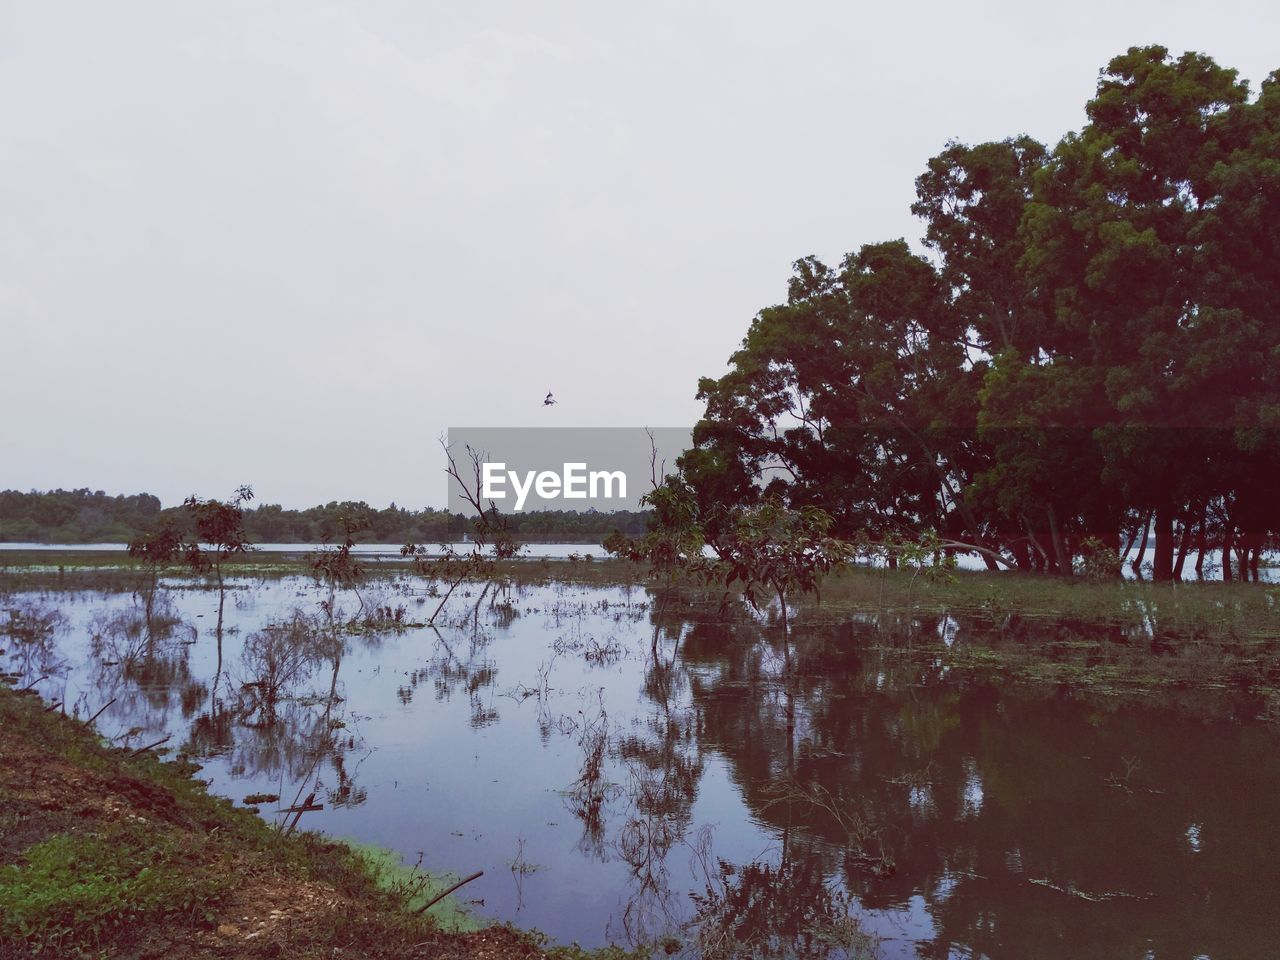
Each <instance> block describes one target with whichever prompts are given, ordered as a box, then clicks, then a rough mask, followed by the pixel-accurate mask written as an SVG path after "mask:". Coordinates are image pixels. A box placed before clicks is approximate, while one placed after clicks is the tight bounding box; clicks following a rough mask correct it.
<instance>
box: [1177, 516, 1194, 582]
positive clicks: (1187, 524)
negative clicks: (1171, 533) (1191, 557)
mask: <svg viewBox="0 0 1280 960" xmlns="http://www.w3.org/2000/svg"><path fill="white" fill-rule="evenodd" d="M1190 549H1191V518H1190V515H1188V516H1187V518H1186V519H1185V520H1183V521H1182V536H1181V537H1180V538H1179V539H1178V558H1177V559H1176V560H1174V561H1173V579H1174V580H1176V581H1178V582H1179V583H1181V582H1182V567H1183V564H1185V563H1186V562H1187V551H1188V550H1190Z"/></svg>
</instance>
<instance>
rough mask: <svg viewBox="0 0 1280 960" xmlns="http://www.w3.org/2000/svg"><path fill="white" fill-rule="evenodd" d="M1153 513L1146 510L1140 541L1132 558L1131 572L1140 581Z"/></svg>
mask: <svg viewBox="0 0 1280 960" xmlns="http://www.w3.org/2000/svg"><path fill="white" fill-rule="evenodd" d="M1154 513H1155V511H1154V510H1148V511H1147V517H1146V519H1145V520H1143V521H1142V539H1141V540H1139V541H1138V553H1137V556H1135V557H1134V558H1133V563H1132V566H1133V572H1134V575H1135V576H1137V577H1138V579H1142V561H1143V560H1144V559H1146V556H1147V537H1148V536H1149V535H1150V533H1151V517H1152V515H1153V514H1154Z"/></svg>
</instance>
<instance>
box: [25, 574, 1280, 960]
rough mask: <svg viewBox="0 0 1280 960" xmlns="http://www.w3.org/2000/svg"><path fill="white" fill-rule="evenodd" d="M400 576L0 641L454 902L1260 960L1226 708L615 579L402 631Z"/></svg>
mask: <svg viewBox="0 0 1280 960" xmlns="http://www.w3.org/2000/svg"><path fill="white" fill-rule="evenodd" d="M429 591H430V587H429V585H428V584H427V583H426V582H424V581H422V580H421V579H418V578H412V577H407V576H406V577H399V578H388V579H385V580H379V581H376V582H375V583H373V584H371V585H366V586H365V587H364V588H362V591H361V599H362V600H363V602H364V608H363V613H362V614H361V618H362V619H366V620H367V621H368V622H367V624H366V626H364V627H363V628H362V629H361V630H360V631H359V632H356V633H348V632H344V633H341V634H339V633H335V632H334V631H333V630H332V629H331V623H332V621H331V620H330V619H329V618H328V617H326V615H325V611H324V608H323V606H322V604H323V602H324V601H325V600H326V599H327V596H328V595H327V593H326V592H325V591H324V590H322V589H321V588H319V587H317V586H316V585H315V584H314V583H313V582H312V581H311V580H309V579H306V578H284V579H278V580H264V581H257V580H255V581H248V580H245V581H238V582H236V583H235V584H233V587H232V589H231V591H230V592H229V594H228V598H227V602H226V607H225V617H224V625H223V630H222V635H221V638H220V639H219V637H218V635H217V631H216V620H217V609H218V597H217V594H216V592H211V591H209V590H206V589H200V588H196V587H194V586H193V585H190V584H185V585H184V584H182V583H174V584H170V585H169V589H168V590H167V591H166V592H164V593H163V594H162V595H161V596H160V597H159V598H157V601H156V604H155V607H154V610H153V616H152V631H151V633H152V636H151V638H150V639H148V635H147V633H148V632H147V630H146V627H145V623H144V616H143V610H142V606H141V601H140V600H139V599H138V598H137V597H134V596H132V595H130V594H127V593H87V592H86V593H75V594H65V593H50V594H34V593H32V594H21V593H19V594H9V595H7V596H5V597H3V600H4V604H3V606H4V607H5V608H6V609H7V610H8V613H7V616H8V618H9V621H8V622H9V623H10V624H11V625H12V624H14V623H18V622H21V623H26V624H37V625H42V626H38V628H37V629H34V630H28V631H25V632H24V631H23V630H10V631H9V635H7V636H0V647H7V648H8V649H7V651H6V653H5V655H4V657H0V666H3V668H4V669H6V670H8V671H10V672H12V673H15V674H18V675H20V677H21V679H20V683H22V684H25V683H26V682H29V681H31V680H34V679H36V678H37V677H40V676H42V675H48V677H49V679H47V680H45V681H43V682H42V683H41V684H40V685H39V689H40V690H41V692H42V693H43V694H44V695H45V696H46V697H48V698H50V699H51V700H63V701H65V703H66V705H67V709H68V711H69V712H70V711H72V710H75V711H77V712H78V713H79V714H80V715H81V716H87V715H89V714H92V713H94V712H95V711H97V710H98V709H99V707H101V706H102V705H103V704H104V703H106V702H108V701H109V700H111V699H112V698H115V703H114V704H113V705H111V706H110V707H108V708H107V709H106V711H105V712H104V713H103V714H102V717H101V719H100V720H99V722H98V725H99V727H100V729H101V730H102V732H103V733H104V734H105V735H107V736H110V737H117V738H119V739H120V741H121V742H127V743H129V744H133V745H138V746H142V745H145V744H148V743H152V742H155V741H157V740H159V739H161V738H162V737H164V736H166V735H168V736H170V737H171V739H170V740H169V745H170V746H173V747H177V748H179V749H182V750H185V751H186V752H188V753H190V754H191V755H193V756H195V757H197V758H199V759H200V760H201V762H202V763H203V764H204V769H203V773H202V774H201V775H202V776H203V777H204V778H206V779H207V780H210V781H211V783H212V789H213V790H214V791H216V792H218V793H220V794H223V795H225V796H228V797H231V798H233V799H236V800H240V799H242V798H244V797H245V796H248V795H251V794H255V793H270V794H280V795H281V796H282V797H283V800H282V801H281V802H280V803H279V804H278V806H285V805H287V804H288V803H290V802H291V801H293V800H294V799H295V798H296V797H300V796H305V795H306V794H307V793H309V792H312V791H314V792H315V794H316V798H315V799H316V802H317V803H320V804H322V805H323V809H321V810H318V811H315V812H310V813H307V814H305V816H304V818H303V826H305V827H310V828H312V829H317V830H322V831H324V832H326V833H329V834H332V835H334V836H339V837H348V838H353V839H356V840H359V841H362V842H365V843H373V844H379V845H381V846H384V847H388V848H391V849H394V850H396V851H399V852H400V853H401V854H402V855H403V857H404V858H405V860H406V861H407V862H409V863H417V862H421V864H422V866H423V867H424V868H425V869H427V870H431V871H439V872H444V871H452V872H456V873H458V874H465V873H470V872H472V871H474V870H481V869H482V870H484V871H485V875H484V877H483V878H481V879H480V880H478V881H476V882H474V883H472V884H470V885H468V886H467V887H465V888H463V890H462V891H461V893H460V896H461V897H462V898H463V899H464V901H467V902H468V905H469V907H470V909H471V910H472V912H473V913H474V914H475V915H477V916H478V917H481V918H496V919H501V920H511V921H513V922H515V923H517V924H519V925H522V926H532V927H537V928H539V929H541V930H543V931H545V932H546V933H548V934H550V935H551V936H552V938H554V939H555V940H557V941H560V942H571V941H577V942H579V943H581V944H583V945H589V946H594V945H600V944H604V943H607V942H618V943H622V944H649V945H652V944H658V945H659V949H662V950H670V951H677V952H683V953H686V954H691V955H692V954H697V953H699V952H709V951H711V950H713V949H714V948H715V947H716V946H717V945H719V946H720V947H723V946H724V944H725V943H726V942H729V943H743V944H746V943H748V942H754V947H753V949H755V951H756V952H757V953H759V954H765V955H774V956H784V955H796V954H801V955H813V956H822V955H829V954H831V955H838V954H840V953H842V952H843V953H851V954H853V955H857V956H866V957H874V956H878V957H890V958H899V957H932V958H939V957H993V958H1000V957H1014V958H1025V957H1037V958H1056V957H1062V958H1080V957H1106V958H1148V957H1150V958H1195V957H1210V958H1247V957H1271V956H1275V955H1276V945H1277V944H1280V911H1277V910H1276V909H1275V905H1276V904H1277V903H1280V829H1278V828H1277V826H1276V814H1277V812H1278V810H1277V807H1278V804H1280V800H1278V799H1277V798H1280V751H1277V745H1278V739H1277V735H1276V731H1275V729H1274V728H1273V727H1272V726H1270V725H1267V724H1264V723H1262V722H1260V721H1256V720H1251V719H1249V711H1248V709H1247V708H1244V707H1242V708H1241V709H1240V710H1239V711H1235V710H1232V709H1227V710H1217V711H1213V712H1204V711H1197V710H1188V709H1186V708H1179V707H1177V706H1176V705H1174V704H1172V703H1160V702H1145V703H1142V702H1139V703H1123V702H1119V701H1115V700H1106V699H1102V698H1097V699H1089V698H1080V697H1076V696H1069V695H1066V694H1062V693H1059V692H1057V691H1056V690H1055V689H1053V688H1046V687H1044V686H1040V687H1018V686H1014V685H1010V684H1004V683H1001V682H999V681H997V680H993V679H990V678H986V679H983V678H980V677H978V676H976V675H973V674H966V673H965V672H964V671H961V670H958V669H954V668H952V667H951V666H949V664H948V659H949V655H950V653H951V652H952V651H954V650H956V649H960V648H963V647H964V646H965V645H981V644H983V643H984V642H985V640H986V638H985V637H984V633H983V631H984V627H983V625H982V624H980V623H977V622H972V621H969V620H966V619H965V618H964V617H942V618H939V617H932V618H930V617H919V616H909V617H908V616H893V615H891V614H884V613H881V614H876V615H870V614H868V615H863V616H855V617H851V618H848V619H847V620H846V622H837V623H829V624H823V625H815V626H804V625H801V626H799V627H797V628H795V629H794V630H793V631H792V635H791V638H790V642H786V641H784V638H783V635H782V633H781V631H780V629H779V628H778V627H777V626H776V625H774V624H770V623H756V622H751V621H749V620H746V619H744V618H742V617H736V618H730V617H727V616H725V615H724V614H722V613H713V612H707V613H705V614H692V613H689V612H687V611H686V612H684V613H681V614H676V613H674V612H669V611H671V610H673V609H674V608H673V607H669V606H667V605H666V604H664V603H662V602H660V601H659V600H658V599H657V598H655V596H654V595H653V594H651V593H650V592H649V591H647V590H646V589H644V588H642V587H622V586H594V585H582V584H572V583H555V584H551V585H539V586H533V585H523V586H522V585H520V584H519V583H512V584H507V585H506V586H504V587H498V586H490V587H487V588H486V587H482V586H473V587H471V588H469V590H468V591H467V593H466V595H462V594H461V593H459V594H457V595H455V597H454V598H453V599H452V600H451V601H450V604H449V606H448V607H447V608H446V614H445V615H444V616H443V617H442V622H441V623H440V624H439V625H438V628H429V627H423V626H409V627H404V626H403V625H402V624H404V623H406V622H408V623H412V622H416V621H422V620H425V619H426V618H427V616H429V614H430V612H431V611H432V610H433V609H434V607H435V605H436V603H437V602H438V601H437V600H436V599H435V598H434V597H431V596H428V595H427V594H428V593H429ZM337 603H338V604H339V605H340V606H341V608H342V610H343V611H344V612H345V613H346V614H347V615H350V614H353V613H355V611H356V609H357V607H358V602H357V600H356V598H355V596H354V595H352V594H351V593H350V592H346V593H343V594H340V595H339V596H338V598H337ZM660 611H668V612H660ZM5 616H6V614H5V613H3V612H0V620H3V618H4V617H5ZM444 620H447V621H448V622H447V623H444V622H443V621H444ZM397 622H399V624H401V625H399V626H397ZM904 651H906V652H907V654H908V655H904ZM276 807H277V804H274V803H272V804H267V805H264V807H263V814H264V816H272V814H273V811H274V810H275V808H276ZM845 917H851V918H852V919H853V922H852V923H850V922H848V921H846V920H844V919H843V918H845ZM743 949H744V951H745V949H746V948H745V947H744V948H743Z"/></svg>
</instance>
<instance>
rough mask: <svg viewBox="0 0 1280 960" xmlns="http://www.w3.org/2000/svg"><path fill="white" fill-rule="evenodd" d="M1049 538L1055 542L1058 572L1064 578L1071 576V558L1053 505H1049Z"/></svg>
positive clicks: (1054, 549)
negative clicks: (1059, 528)
mask: <svg viewBox="0 0 1280 960" xmlns="http://www.w3.org/2000/svg"><path fill="white" fill-rule="evenodd" d="M1047 512H1048V515H1049V536H1050V538H1052V540H1053V554H1054V557H1055V558H1056V559H1057V561H1058V572H1059V573H1060V574H1062V575H1063V576H1064V577H1069V576H1071V572H1072V571H1071V556H1070V554H1068V553H1067V548H1066V545H1065V544H1064V543H1063V541H1062V533H1061V531H1059V530H1058V517H1057V515H1056V514H1055V513H1054V512H1053V504H1049V507H1048V510H1047Z"/></svg>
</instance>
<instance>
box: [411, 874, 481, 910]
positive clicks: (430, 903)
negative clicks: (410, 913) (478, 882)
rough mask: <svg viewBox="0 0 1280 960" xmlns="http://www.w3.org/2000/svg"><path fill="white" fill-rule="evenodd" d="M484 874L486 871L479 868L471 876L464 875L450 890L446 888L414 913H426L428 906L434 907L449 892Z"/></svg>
mask: <svg viewBox="0 0 1280 960" xmlns="http://www.w3.org/2000/svg"><path fill="white" fill-rule="evenodd" d="M483 876H484V871H483V870H477V871H476V872H475V873H473V874H471V876H469V877H463V878H462V879H461V880H459V881H458V882H457V883H455V884H454V885H453V886H452V887H450V888H449V889H448V890H445V891H444V892H443V893H438V894H436V895H435V896H434V897H432V898H431V899H430V900H428V901H427V902H426V903H424V904H423V905H422V906H420V907H419V908H418V909H417V910H415V911H414V913H424V912H426V910H427V908H428V907H433V906H435V905H436V904H437V903H439V902H440V901H441V900H443V899H444V898H445V897H447V896H448V895H449V894H451V893H453V891H455V890H457V889H458V888H459V887H461V886H463V885H465V884H468V883H470V882H471V881H472V880H475V879H477V878H478V877H483Z"/></svg>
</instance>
